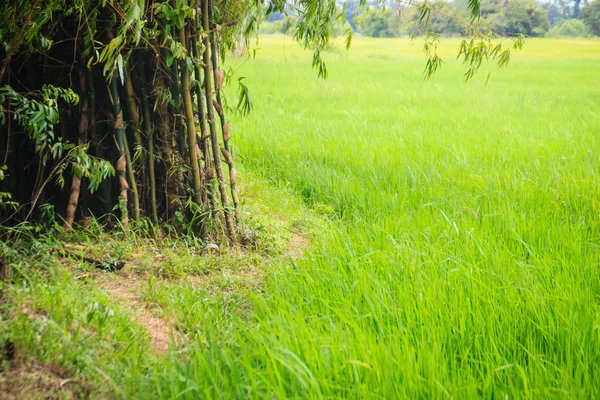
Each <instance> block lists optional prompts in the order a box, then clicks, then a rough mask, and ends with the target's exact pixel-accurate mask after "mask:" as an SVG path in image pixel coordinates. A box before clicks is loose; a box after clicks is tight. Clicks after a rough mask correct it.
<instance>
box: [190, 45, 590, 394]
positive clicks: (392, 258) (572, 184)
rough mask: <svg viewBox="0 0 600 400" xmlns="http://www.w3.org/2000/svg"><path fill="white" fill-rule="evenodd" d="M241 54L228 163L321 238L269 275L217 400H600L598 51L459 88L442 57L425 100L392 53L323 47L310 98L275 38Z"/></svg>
mask: <svg viewBox="0 0 600 400" xmlns="http://www.w3.org/2000/svg"><path fill="white" fill-rule="evenodd" d="M257 47H258V51H257V57H256V59H255V60H249V61H244V60H236V61H235V62H233V63H232V68H234V70H235V71H236V73H237V74H238V75H239V76H246V77H247V79H246V81H245V82H247V84H248V85H249V87H250V90H251V96H252V100H253V104H254V111H253V113H252V114H251V115H250V116H249V117H246V118H243V119H238V120H236V121H234V126H233V128H234V131H235V132H236V133H237V135H236V137H235V142H236V144H237V148H236V154H237V156H238V159H240V160H241V161H242V163H243V165H244V167H245V168H246V169H249V170H251V171H254V172H256V173H259V174H261V176H262V177H264V178H265V179H268V180H269V181H271V182H273V183H275V184H277V185H280V186H285V187H288V188H290V189H291V190H293V191H294V192H295V193H297V194H298V195H299V196H301V198H302V199H303V201H304V202H305V203H306V204H308V205H309V206H310V207H312V208H313V209H314V210H316V211H318V212H320V213H322V214H324V215H325V216H326V217H327V218H330V219H331V220H333V221H335V227H334V228H332V229H328V230H327V231H325V232H323V233H322V235H321V236H320V237H318V238H317V239H315V240H313V242H312V243H311V246H310V248H309V251H308V254H307V256H306V258H305V259H301V260H297V261H296V262H293V263H283V264H282V265H280V266H276V267H273V269H272V270H271V273H270V274H269V277H268V279H267V282H266V283H265V286H264V293H263V294H262V295H260V296H257V297H256V299H255V302H256V308H255V310H254V312H253V314H252V318H251V319H250V321H249V322H248V323H246V324H245V325H244V328H241V329H240V330H239V331H238V333H236V337H238V339H237V340H236V341H235V344H234V345H233V347H234V348H233V349H227V350H224V349H220V350H218V351H220V352H223V353H222V354H220V355H219V356H218V357H216V356H215V360H214V364H212V363H211V366H212V367H211V368H214V369H216V370H218V371H219V374H220V373H223V375H222V376H220V378H221V379H223V380H224V381H220V383H219V385H220V389H219V391H215V392H213V393H221V394H227V395H226V396H225V397H228V395H237V396H245V395H248V396H249V397H262V398H267V397H271V398H360V399H366V398H455V399H465V398H490V399H491V398H494V399H496V398H498V399H499V398H503V399H504V398H507V399H508V398H578V399H583V398H597V397H599V396H600V368H599V367H600V308H599V300H600V298H599V296H600V280H599V278H600V275H599V274H600V177H599V173H600V77H599V75H598V72H599V71H600V41H590V40H579V41H578V40H548V39H531V40H528V41H527V43H526V45H525V48H524V50H523V51H522V52H520V53H515V54H513V58H512V60H511V63H510V65H509V67H508V68H506V69H503V70H498V69H497V68H496V67H495V66H488V67H484V68H482V70H481V71H480V72H479V74H478V75H477V76H476V77H475V78H474V79H473V80H472V81H470V82H467V83H465V82H463V79H462V74H463V72H464V69H463V67H462V66H461V64H460V63H459V62H458V61H456V60H455V59H454V55H455V54H456V52H457V49H458V41H457V40H452V39H448V40H444V41H443V42H442V48H441V53H442V54H443V55H444V56H445V59H444V60H445V63H444V66H443V68H442V70H441V71H440V72H438V73H437V74H436V75H435V76H434V77H433V78H432V79H431V80H429V81H424V80H423V74H422V72H423V69H424V66H425V60H424V56H423V55H422V46H421V44H420V43H418V42H415V43H411V42H410V41H409V40H405V39H377V40H375V39H366V38H355V40H354V43H353V45H352V47H351V50H350V51H349V52H346V51H345V50H344V49H343V46H342V44H341V43H338V44H337V45H336V46H335V47H333V48H332V50H331V51H330V52H329V54H327V56H326V60H327V62H328V68H329V79H328V80H325V81H323V80H318V79H317V77H316V71H314V70H312V69H311V66H310V56H311V54H310V53H307V52H304V51H302V50H301V49H300V48H299V47H298V46H297V45H296V44H294V42H293V41H292V40H291V39H290V38H289V37H287V38H284V37H283V36H269V37H261V38H260V41H259V43H258V45H257ZM488 72H489V73H490V76H489V80H488V79H487V78H488ZM215 351H216V350H215ZM223 358H225V359H230V360H231V364H229V365H230V366H229V367H227V368H225V370H224V369H223V365H222V364H221V363H222V361H223ZM233 360H235V361H233ZM197 373H200V372H199V371H198V372H197ZM220 390H222V391H220ZM242 393H244V394H243V395H242Z"/></svg>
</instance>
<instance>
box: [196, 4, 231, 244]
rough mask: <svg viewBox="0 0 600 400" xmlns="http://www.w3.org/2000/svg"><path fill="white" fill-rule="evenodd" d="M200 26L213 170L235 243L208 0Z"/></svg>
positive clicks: (203, 6)
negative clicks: (215, 94) (217, 110)
mask: <svg viewBox="0 0 600 400" xmlns="http://www.w3.org/2000/svg"><path fill="white" fill-rule="evenodd" d="M202 20H203V21H202V27H203V29H204V33H205V36H204V53H203V55H202V59H203V62H204V90H205V95H206V105H207V107H206V109H207V114H208V123H209V127H210V138H211V143H212V153H213V161H214V163H215V172H216V174H217V179H218V184H219V192H220V194H221V203H222V204H223V210H224V213H225V223H226V226H227V233H228V234H229V239H230V240H231V242H232V243H233V244H236V243H237V234H236V230H235V224H234V221H233V216H232V215H231V209H230V208H229V199H228V198H227V187H226V185H225V180H224V179H223V168H222V166H221V153H220V150H219V148H220V146H219V138H218V137H217V128H216V125H215V115H214V111H213V107H211V104H212V83H211V76H212V75H213V74H212V64H211V58H210V53H211V49H210V36H209V35H208V33H209V23H208V0H202Z"/></svg>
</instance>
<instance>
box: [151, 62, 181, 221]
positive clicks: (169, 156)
mask: <svg viewBox="0 0 600 400" xmlns="http://www.w3.org/2000/svg"><path fill="white" fill-rule="evenodd" d="M154 60H155V62H154V69H155V70H156V71H158V73H157V74H156V77H155V80H154V82H155V83H154V84H153V86H155V87H157V88H159V89H166V87H167V79H168V75H167V74H166V73H165V72H164V69H163V68H162V65H161V58H159V57H156V58H155V59H154ZM156 115H157V121H158V123H157V126H156V128H157V131H158V141H159V147H160V151H161V153H162V159H163V162H164V163H165V172H166V173H165V175H164V191H165V202H166V213H167V216H166V220H167V221H170V220H171V219H172V218H173V217H174V216H175V212H176V211H177V203H178V201H177V182H176V180H175V176H174V175H173V174H171V168H172V165H173V162H172V160H173V158H174V156H175V152H174V150H173V132H172V130H171V124H170V118H169V116H170V115H172V114H170V113H169V106H168V104H167V103H166V102H163V101H160V100H159V101H157V103H156Z"/></svg>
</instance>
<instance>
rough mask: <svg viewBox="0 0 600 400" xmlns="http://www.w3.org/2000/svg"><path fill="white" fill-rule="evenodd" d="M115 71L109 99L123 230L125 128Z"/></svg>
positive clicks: (126, 221)
mask: <svg viewBox="0 0 600 400" xmlns="http://www.w3.org/2000/svg"><path fill="white" fill-rule="evenodd" d="M117 79H118V75H117V71H115V72H114V73H113V77H112V80H111V83H110V92H109V93H110V97H111V101H112V104H113V112H114V116H115V125H114V137H115V141H116V143H117V150H118V151H119V159H118V160H117V164H116V168H115V170H116V171H117V175H118V177H119V209H120V210H121V225H123V228H127V226H128V225H129V213H128V211H127V191H128V190H129V185H128V184H127V178H126V173H127V157H126V151H125V141H126V138H125V128H124V127H123V110H122V109H121V102H120V100H119V88H118V85H117Z"/></svg>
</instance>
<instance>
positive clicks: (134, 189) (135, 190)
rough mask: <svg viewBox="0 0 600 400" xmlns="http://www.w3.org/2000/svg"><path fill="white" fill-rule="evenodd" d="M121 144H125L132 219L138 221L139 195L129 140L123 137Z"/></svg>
mask: <svg viewBox="0 0 600 400" xmlns="http://www.w3.org/2000/svg"><path fill="white" fill-rule="evenodd" d="M123 144H124V145H125V161H127V177H128V178H129V182H130V183H131V200H132V201H133V219H134V220H135V221H139V219H140V195H139V192H138V186H137V182H136V179H135V171H134V169H133V162H132V161H131V152H130V151H129V142H128V141H127V137H125V139H124V141H123Z"/></svg>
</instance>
